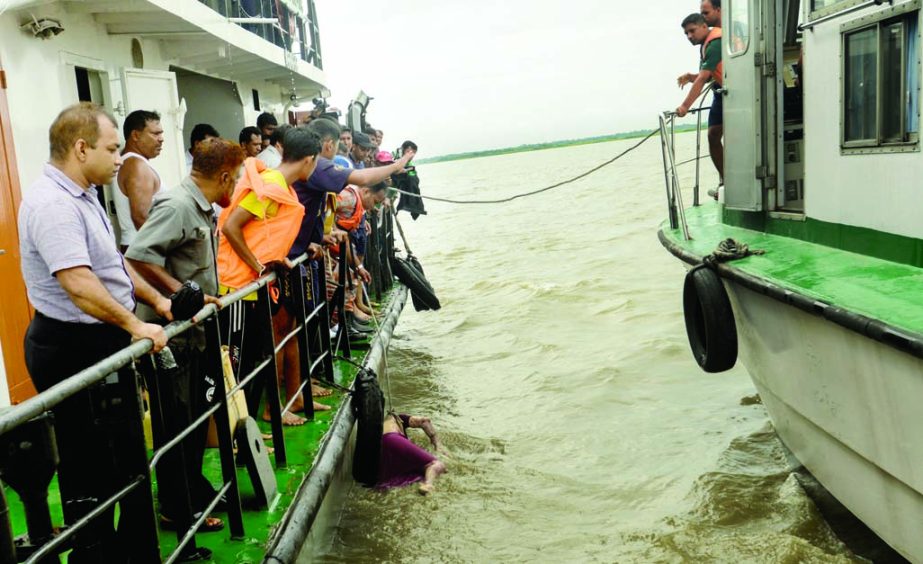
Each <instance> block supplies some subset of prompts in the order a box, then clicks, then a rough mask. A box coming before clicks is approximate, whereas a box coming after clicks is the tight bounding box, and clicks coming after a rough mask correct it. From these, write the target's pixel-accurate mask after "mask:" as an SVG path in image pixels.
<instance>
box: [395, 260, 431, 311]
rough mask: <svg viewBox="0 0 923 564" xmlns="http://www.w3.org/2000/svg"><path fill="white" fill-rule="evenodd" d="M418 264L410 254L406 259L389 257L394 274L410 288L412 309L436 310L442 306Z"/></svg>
mask: <svg viewBox="0 0 923 564" xmlns="http://www.w3.org/2000/svg"><path fill="white" fill-rule="evenodd" d="M415 263H416V265H415ZM419 264H420V262H419V261H417V260H416V258H415V257H413V256H412V255H411V256H410V257H409V258H407V259H403V258H400V257H393V258H392V259H391V270H393V271H394V275H395V276H397V279H398V280H400V281H401V282H402V283H403V284H404V285H405V286H407V287H408V288H410V293H411V298H412V299H413V307H414V309H416V310H417V311H423V310H428V309H431V310H433V311H435V310H438V309H439V308H441V307H442V304H440V303H439V298H437V297H436V291H435V290H433V287H432V285H430V283H429V280H427V279H426V276H425V275H424V274H423V269H422V267H420V266H419Z"/></svg>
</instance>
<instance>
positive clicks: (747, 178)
mask: <svg viewBox="0 0 923 564" xmlns="http://www.w3.org/2000/svg"><path fill="white" fill-rule="evenodd" d="M760 4H761V2H759V1H758V0H729V1H727V2H725V6H724V9H723V10H722V12H723V17H724V21H723V22H722V31H723V37H722V39H721V47H722V51H723V52H722V58H723V60H724V73H725V84H724V89H725V93H724V147H725V150H724V201H725V206H726V207H728V208H730V209H737V210H747V211H759V210H761V209H762V207H763V180H762V179H763V178H765V177H766V176H768V170H767V169H766V168H765V166H764V165H765V163H764V162H763V146H764V143H765V139H764V134H765V132H764V131H763V105H764V104H765V100H764V99H763V65H764V63H765V54H764V53H762V52H761V51H760V49H761V42H760V34H759V30H760V16H761V14H760Z"/></svg>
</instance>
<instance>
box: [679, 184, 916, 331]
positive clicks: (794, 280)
mask: <svg viewBox="0 0 923 564" xmlns="http://www.w3.org/2000/svg"><path fill="white" fill-rule="evenodd" d="M721 213H722V206H720V205H719V204H717V203H715V202H708V203H706V204H703V205H701V206H699V207H692V208H688V209H687V210H686V220H687V222H688V224H689V233H690V235H691V237H692V240H691V241H684V240H683V235H682V231H681V230H679V229H676V230H673V229H670V227H669V223H668V222H664V224H663V225H662V226H661V228H662V231H663V233H664V234H665V235H666V236H667V238H669V239H670V240H671V241H673V242H674V243H675V244H677V245H678V246H679V247H681V248H683V249H685V250H687V251H689V252H691V253H693V254H695V255H697V256H705V255H708V254H711V253H712V252H713V251H714V250H715V248H716V247H717V246H718V243H720V242H721V241H722V240H724V239H727V238H729V237H730V238H733V239H736V240H737V241H740V242H741V243H746V244H748V245H750V248H751V249H762V250H764V251H766V254H764V255H757V256H751V257H747V258H745V259H742V260H738V261H734V262H733V265H734V267H735V268H738V269H740V270H741V271H743V272H745V273H747V274H750V275H753V276H757V277H759V278H763V279H765V280H768V281H769V282H772V283H773V284H776V285H778V286H780V287H783V288H786V289H789V290H792V291H795V292H798V293H801V294H803V295H805V296H809V297H811V298H814V299H817V300H821V301H824V302H827V303H829V304H832V305H836V306H839V307H842V308H845V309H847V310H851V311H853V312H856V313H860V314H863V315H865V316H868V317H871V318H874V319H878V320H880V321H883V322H885V323H887V324H890V325H892V326H894V327H896V328H900V329H904V330H907V331H911V332H915V333H923V268H917V267H915V266H911V265H907V264H900V263H896V262H891V261H888V260H883V259H879V258H875V257H872V256H868V255H862V254H857V253H852V252H849V251H844V250H840V249H835V248H832V247H827V246H823V245H819V244H816V243H810V242H806V241H803V240H800V239H794V238H791V237H785V236H780V235H774V234H769V233H765V232H761V231H753V230H750V229H744V228H742V227H735V226H731V225H726V224H724V223H722V222H721Z"/></svg>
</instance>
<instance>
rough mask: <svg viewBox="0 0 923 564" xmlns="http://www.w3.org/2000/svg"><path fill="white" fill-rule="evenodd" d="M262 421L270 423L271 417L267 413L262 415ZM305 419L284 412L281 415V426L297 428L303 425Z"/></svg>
mask: <svg viewBox="0 0 923 564" xmlns="http://www.w3.org/2000/svg"><path fill="white" fill-rule="evenodd" d="M263 421H272V417H270V415H269V414H268V413H264V414H263ZM306 421H307V419H305V418H304V417H298V416H297V415H295V414H294V413H290V412H288V411H286V412H285V413H283V414H282V424H283V425H285V426H287V427H298V426H301V425H304V424H305V422H306Z"/></svg>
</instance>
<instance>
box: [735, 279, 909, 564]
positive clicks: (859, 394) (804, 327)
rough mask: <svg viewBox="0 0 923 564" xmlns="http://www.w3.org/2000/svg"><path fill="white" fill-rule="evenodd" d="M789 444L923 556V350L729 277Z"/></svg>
mask: <svg viewBox="0 0 923 564" xmlns="http://www.w3.org/2000/svg"><path fill="white" fill-rule="evenodd" d="M725 287H726V288H727V290H728V294H729V296H730V298H731V303H732V305H733V308H734V315H735V320H736V324H737V332H738V339H739V348H740V352H739V355H740V361H741V362H742V363H743V364H744V365H745V366H746V367H747V369H748V371H749V372H750V375H751V377H752V379H753V382H754V383H755V384H756V387H757V389H758V390H759V392H760V396H761V397H762V400H763V404H764V405H765V407H766V409H767V411H768V412H769V415H770V417H771V418H772V421H773V424H774V425H775V428H776V432H777V433H778V435H779V437H780V438H781V439H782V441H783V442H784V443H785V445H786V446H787V447H788V448H789V449H790V450H791V451H792V452H793V453H794V454H795V456H796V457H797V458H798V459H799V460H800V461H801V462H802V463H803V464H804V465H805V467H806V468H807V469H808V470H810V471H811V473H812V474H813V475H814V476H815V477H816V478H817V479H818V480H819V481H820V482H821V483H822V484H823V485H824V487H826V488H827V490H829V491H830V492H831V493H832V494H833V495H834V496H835V497H836V498H837V499H838V500H839V501H840V502H841V503H843V505H845V506H846V507H847V508H848V509H849V510H850V511H852V512H853V513H854V514H855V515H856V516H857V517H859V518H860V519H861V520H862V521H863V522H865V523H866V525H868V526H869V527H870V528H871V529H872V530H874V531H875V532H876V533H877V534H878V535H879V536H880V537H881V538H882V539H884V540H885V541H886V542H887V543H888V544H890V545H891V546H892V547H893V548H894V549H895V550H897V551H898V552H900V553H901V554H902V555H904V556H905V557H906V558H908V559H909V560H911V561H913V562H923V409H921V402H923V360H921V359H918V358H916V357H914V356H911V355H909V354H906V353H903V352H900V351H898V350H896V349H894V348H891V347H889V346H887V345H885V344H883V343H880V342H878V341H875V340H873V339H870V338H867V337H864V336H861V335H859V334H857V333H855V332H852V331H849V330H847V329H845V328H843V327H841V326H839V325H836V324H834V323H831V322H829V321H827V320H825V319H824V318H822V317H819V316H814V315H810V314H808V313H805V312H803V311H801V310H799V309H796V308H794V307H791V306H788V305H785V304H782V303H780V302H778V301H776V300H773V299H771V298H768V297H766V296H763V295H761V294H758V293H756V292H753V291H751V290H748V289H746V288H743V287H742V286H739V285H737V284H736V283H734V282H729V281H727V280H726V281H725Z"/></svg>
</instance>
